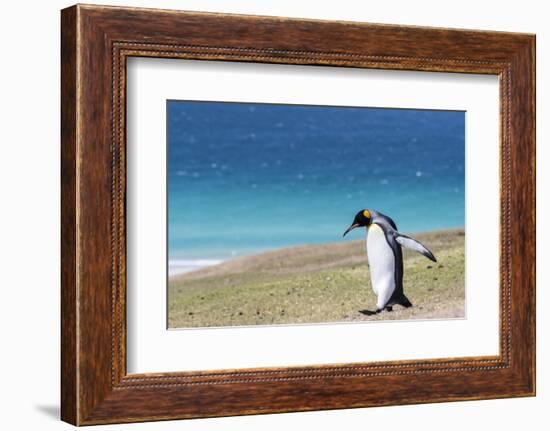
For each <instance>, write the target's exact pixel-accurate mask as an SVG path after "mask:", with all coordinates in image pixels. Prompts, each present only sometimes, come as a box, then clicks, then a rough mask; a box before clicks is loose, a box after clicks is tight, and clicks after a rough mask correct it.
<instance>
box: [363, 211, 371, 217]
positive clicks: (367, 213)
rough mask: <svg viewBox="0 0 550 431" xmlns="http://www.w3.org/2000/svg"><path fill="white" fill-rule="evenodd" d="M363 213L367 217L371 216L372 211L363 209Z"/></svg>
mask: <svg viewBox="0 0 550 431" xmlns="http://www.w3.org/2000/svg"><path fill="white" fill-rule="evenodd" d="M363 215H364V216H365V217H366V218H370V212H369V210H365V211H363Z"/></svg>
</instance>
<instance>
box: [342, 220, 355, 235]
mask: <svg viewBox="0 0 550 431" xmlns="http://www.w3.org/2000/svg"><path fill="white" fill-rule="evenodd" d="M356 227H359V224H358V223H355V224H352V225H351V226H350V227H348V228H347V229H346V231H345V232H344V235H342V236H346V234H347V233H348V232H350V231H352V230H353V229H355V228H356Z"/></svg>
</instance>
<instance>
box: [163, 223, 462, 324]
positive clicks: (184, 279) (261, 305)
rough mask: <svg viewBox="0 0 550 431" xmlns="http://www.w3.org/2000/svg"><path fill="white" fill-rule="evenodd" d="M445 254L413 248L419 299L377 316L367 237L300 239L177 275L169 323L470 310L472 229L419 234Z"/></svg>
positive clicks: (410, 277)
mask: <svg viewBox="0 0 550 431" xmlns="http://www.w3.org/2000/svg"><path fill="white" fill-rule="evenodd" d="M415 238H417V239H418V240H420V241H421V242H422V243H423V244H425V245H426V246H427V247H428V248H429V249H430V250H432V252H433V253H434V254H435V256H436V258H437V259H438V262H437V263H433V262H431V261H429V260H428V259H426V258H425V257H423V256H421V255H419V254H417V253H414V252H409V251H405V277H404V281H403V286H404V290H405V294H406V295H407V296H408V298H409V299H410V300H411V302H412V303H413V304H414V307H412V308H409V309H404V308H402V307H400V306H395V307H394V311H393V312H384V313H380V314H378V315H376V316H365V315H363V314H361V313H359V312H358V311H359V310H362V309H373V308H374V306H375V303H376V298H375V296H374V293H373V292H372V290H371V287H370V275H369V269H368V266H367V258H366V254H365V250H364V241H362V240H358V241H342V242H339V243H332V244H322V245H307V246H301V247H292V248H286V249H282V250H276V251H272V252H267V253H262V254H258V255H254V256H248V257H244V258H240V259H236V260H234V261H230V262H226V263H223V264H221V265H217V266H214V267H210V268H206V269H203V270H200V271H196V272H193V273H190V274H184V275H181V276H179V277H175V278H173V279H171V280H170V283H169V326H170V327H180V328H181V327H197V326H232V325H257V324H260V325H266V324H283V323H315V322H334V321H358V320H389V319H424V318H449V317H463V316H464V231H463V230H446V231H436V232H430V233H425V234H418V235H415Z"/></svg>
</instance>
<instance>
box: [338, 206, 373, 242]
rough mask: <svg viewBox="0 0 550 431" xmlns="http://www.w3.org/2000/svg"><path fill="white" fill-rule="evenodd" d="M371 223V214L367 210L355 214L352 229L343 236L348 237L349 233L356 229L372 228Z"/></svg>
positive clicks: (349, 228)
mask: <svg viewBox="0 0 550 431" xmlns="http://www.w3.org/2000/svg"><path fill="white" fill-rule="evenodd" d="M371 223H372V215H371V212H370V211H369V210H367V209H364V210H361V211H359V212H358V213H357V214H355V218H354V219H353V223H352V224H351V226H350V227H348V228H347V229H346V231H345V232H344V235H342V236H346V234H347V233H348V232H350V231H352V230H353V229H355V228H356V227H368V226H370V224H371Z"/></svg>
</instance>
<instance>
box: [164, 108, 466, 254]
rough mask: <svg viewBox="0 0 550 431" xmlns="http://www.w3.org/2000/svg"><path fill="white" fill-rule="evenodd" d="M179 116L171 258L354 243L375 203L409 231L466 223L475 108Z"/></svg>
mask: <svg viewBox="0 0 550 431" xmlns="http://www.w3.org/2000/svg"><path fill="white" fill-rule="evenodd" d="M167 110H168V111H167V113H168V161H167V162H168V222H169V225H168V243H169V259H170V260H177V259H227V258H231V257H235V256H241V255H245V254H252V253H255V252H258V251H262V250H269V249H274V248H281V247H287V246H291V245H298V244H309V243H322V242H335V241H342V240H343V239H342V233H343V232H344V230H345V229H346V228H347V227H348V226H349V224H350V223H351V221H352V219H353V217H354V215H355V213H356V212H357V211H358V210H360V209H363V208H371V209H376V210H378V211H381V212H383V213H385V214H387V215H389V216H390V217H392V218H393V219H394V220H395V222H396V223H397V225H398V228H399V230H401V231H403V232H415V231H427V230H432V229H441V228H448V227H459V226H464V132H465V128H464V127H465V124H464V121H465V116H464V112H459V111H430V110H403V109H378V108H347V107H320V106H301V105H272V104H248V103H219V102H185V101H169V102H168V104H167ZM363 235H364V232H360V231H359V230H356V231H354V232H352V233H351V234H350V236H351V237H353V238H359V237H362V236H363ZM346 239H347V237H346Z"/></svg>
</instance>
